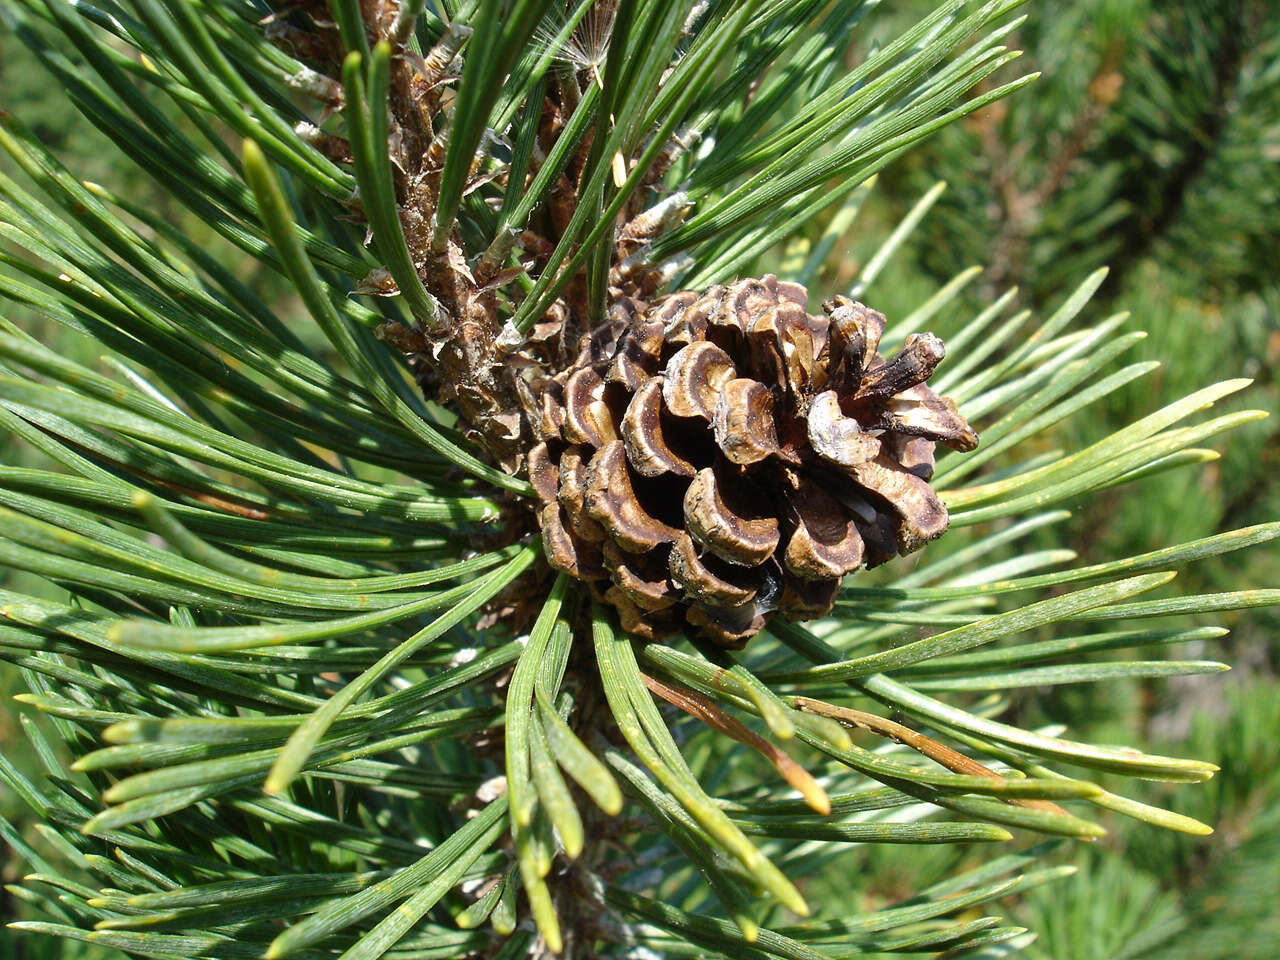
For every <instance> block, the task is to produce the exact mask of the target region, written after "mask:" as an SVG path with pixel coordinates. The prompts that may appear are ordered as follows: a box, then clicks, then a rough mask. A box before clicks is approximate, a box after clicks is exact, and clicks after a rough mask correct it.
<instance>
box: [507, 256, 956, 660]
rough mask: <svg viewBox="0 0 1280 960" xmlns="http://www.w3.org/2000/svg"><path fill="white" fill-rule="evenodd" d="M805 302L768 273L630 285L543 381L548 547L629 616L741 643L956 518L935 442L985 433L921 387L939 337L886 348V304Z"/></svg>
mask: <svg viewBox="0 0 1280 960" xmlns="http://www.w3.org/2000/svg"><path fill="white" fill-rule="evenodd" d="M807 304H808V294H807V293H806V291H805V289H804V287H803V286H801V285H800V284H796V283H786V282H783V281H780V280H778V279H777V278H776V277H774V276H765V277H763V278H761V279H759V280H740V281H738V282H737V283H734V284H733V285H732V286H729V287H720V286H717V287H714V288H712V289H711V290H708V291H707V292H706V293H701V294H699V293H696V292H692V291H684V292H681V293H675V294H672V295H670V296H667V297H665V298H663V299H661V300H659V301H658V302H657V303H655V304H654V305H653V306H652V307H647V306H646V305H644V304H642V303H640V302H638V301H634V300H629V301H624V302H622V303H618V304H615V305H614V309H613V311H612V313H611V319H610V322H609V323H608V324H606V325H605V329H603V330H601V331H597V333H596V334H595V335H593V336H592V337H591V338H587V339H585V340H584V344H583V347H582V349H581V351H580V352H579V355H578V357H577V359H576V361H575V362H574V364H573V365H572V366H571V367H570V368H569V369H567V370H565V371H564V372H562V373H560V374H559V375H557V376H555V377H546V378H543V379H542V380H541V381H538V382H536V383H535V384H534V385H533V394H534V396H532V397H530V400H531V401H532V403H531V404H530V407H531V410H530V413H531V414H533V415H532V416H531V418H530V419H531V420H533V426H534V433H535V436H536V438H537V439H538V440H539V441H540V442H539V443H538V444H537V445H536V446H535V447H534V448H533V449H532V450H531V451H530V454H529V474H530V480H531V482H532V483H533V486H534V488H535V490H536V491H537V494H538V497H539V501H540V507H539V510H538V522H539V525H540V526H541V528H542V535H543V545H544V548H545V550H546V554H547V559H548V560H549V562H550V563H551V565H552V566H553V567H555V568H557V569H559V570H564V571H566V572H568V573H570V574H572V575H573V576H575V577H578V578H579V579H581V580H584V581H586V582H587V583H588V584H589V585H590V586H591V587H592V589H593V592H594V593H595V594H596V595H597V596H598V597H600V598H602V599H603V600H605V601H607V602H609V603H611V604H613V605H614V606H615V607H616V608H617V610H618V613H619V615H620V618H621V621H622V625H623V628H624V629H625V630H627V631H628V632H629V633H632V634H635V635H637V636H640V637H645V638H649V639H652V638H654V637H658V636H663V635H667V634H671V633H675V632H677V631H679V630H680V629H681V628H682V627H684V626H685V624H689V625H692V626H693V627H695V628H697V629H698V630H700V631H701V632H702V633H703V634H705V635H707V636H709V637H711V638H712V639H714V640H715V641H716V642H717V643H720V644H722V645H724V646H730V647H738V646H741V645H742V644H743V643H745V642H746V640H747V638H748V637H750V636H752V635H753V634H755V633H756V632H758V631H759V630H760V629H761V628H762V627H763V626H764V624H765V621H766V619H767V618H768V616H769V615H770V613H772V612H773V611H775V610H778V611H781V612H782V613H783V614H785V615H786V616H788V617H790V618H792V619H806V618H811V617H817V616H822V615H823V614H825V613H827V612H828V611H829V610H830V609H831V607H832V605H833V604H834V602H835V597H836V593H837V591H838V590H839V587H840V581H841V578H842V577H844V575H845V574H847V573H849V572H850V571H852V570H855V569H857V568H858V567H860V566H866V567H872V566H875V565H876V564H879V563H883V562H884V561H886V560H889V559H891V558H892V557H894V556H898V555H905V554H908V553H910V552H912V551H914V550H917V549H919V548H920V547H921V546H923V545H924V544H925V543H927V542H929V541H930V540H932V539H934V538H935V537H937V536H939V535H940V534H942V533H943V531H945V530H946V528H947V511H946V508H945V507H944V506H943V505H942V503H941V501H940V500H939V499H938V498H937V496H936V495H935V494H934V492H933V490H932V488H931V487H930V486H929V483H928V481H929V478H930V477H931V476H932V473H933V464H934V459H933V450H934V443H935V442H941V443H944V444H946V445H947V446H949V447H952V448H954V449H956V450H971V449H973V448H974V446H976V445H977V442H978V436H977V434H976V433H974V431H973V429H972V428H971V427H970V426H969V424H968V423H966V422H965V420H964V419H963V418H962V417H961V416H960V415H959V413H958V412H957V411H956V406H955V404H954V403H952V402H951V401H950V400H948V399H946V398H944V397H940V396H938V395H937V394H936V393H934V392H933V391H932V390H930V389H929V388H928V387H927V386H925V385H924V383H925V381H926V380H928V378H929V376H930V375H931V374H932V373H933V370H934V368H935V367H936V366H937V364H938V362H939V361H940V360H941V359H942V357H943V353H944V350H943V345H942V341H941V340H939V339H938V338H937V337H935V336H933V335H932V334H929V333H923V334H913V335H912V336H910V337H908V338H907V340H906V343H905V344H904V345H903V347H902V349H901V350H900V351H899V352H898V353H897V354H896V355H894V356H893V357H891V358H890V359H888V360H885V359H884V358H882V357H881V356H880V354H879V353H878V352H877V348H878V346H879V343H880V335H881V334H882V333H883V331H884V323H885V320H884V316H883V315H882V314H879V313H877V312H876V311H874V310H871V309H868V308H867V307H865V306H863V305H862V304H860V303H855V302H854V301H852V300H850V299H848V298H847V297H836V298H835V299H834V300H830V301H828V302H827V303H825V304H823V309H824V311H825V312H826V314H827V315H826V316H824V317H818V316H813V315H811V314H809V313H807V312H806V311H805V307H806V305H807Z"/></svg>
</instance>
